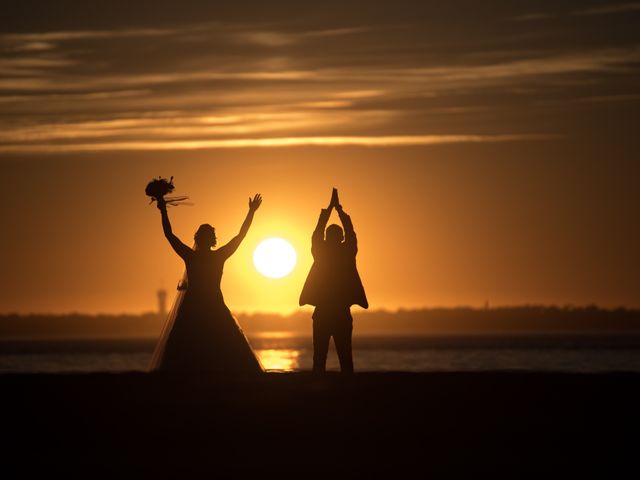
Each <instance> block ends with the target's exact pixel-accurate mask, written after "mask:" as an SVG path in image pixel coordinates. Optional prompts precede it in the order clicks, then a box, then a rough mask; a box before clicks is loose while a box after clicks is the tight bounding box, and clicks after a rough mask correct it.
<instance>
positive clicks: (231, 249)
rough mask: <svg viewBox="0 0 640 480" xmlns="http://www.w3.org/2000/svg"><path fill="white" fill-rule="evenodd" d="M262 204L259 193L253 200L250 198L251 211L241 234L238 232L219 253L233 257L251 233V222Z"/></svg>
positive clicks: (243, 224) (243, 223) (241, 228)
mask: <svg viewBox="0 0 640 480" xmlns="http://www.w3.org/2000/svg"><path fill="white" fill-rule="evenodd" d="M261 204H262V195H260V194H259V193H256V194H255V196H254V197H253V199H251V198H249V211H248V212H247V216H246V217H245V219H244V222H242V226H241V227H240V232H238V235H236V236H235V237H233V238H232V239H231V240H230V241H229V243H227V244H226V245H224V246H222V247H220V248H219V249H218V252H220V253H221V254H222V255H223V256H224V257H225V258H229V257H230V256H231V255H233V254H234V253H235V251H236V250H237V249H238V247H239V246H240V244H241V243H242V240H244V237H246V236H247V232H248V231H249V227H250V226H251V222H252V221H253V216H254V214H255V213H256V210H258V208H259V207H260V205H261Z"/></svg>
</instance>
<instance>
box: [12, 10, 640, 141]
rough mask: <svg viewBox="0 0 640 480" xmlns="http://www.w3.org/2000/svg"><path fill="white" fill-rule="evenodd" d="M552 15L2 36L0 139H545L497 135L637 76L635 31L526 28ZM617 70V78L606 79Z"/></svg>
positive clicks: (532, 127) (624, 88)
mask: <svg viewBox="0 0 640 480" xmlns="http://www.w3.org/2000/svg"><path fill="white" fill-rule="evenodd" d="M636 5H639V4H637V3H627V4H618V5H612V6H611V7H612V8H613V7H615V9H617V10H616V11H621V9H622V7H624V8H625V9H626V11H630V10H632V9H635V6H636ZM603 8H604V7H603ZM592 10H593V9H592ZM540 11H541V12H544V8H543V7H540ZM586 11H587V10H585V12H586ZM513 12H514V10H512V9H510V12H509V13H510V14H513ZM516 13H517V11H516ZM568 13H569V12H566V13H565V17H566V16H568ZM602 13H606V12H602ZM585 14H588V13H585ZM594 14H595V13H594ZM552 15H556V14H551V13H549V14H547V13H536V12H534V13H523V14H521V15H519V16H518V15H516V16H512V19H513V20H518V21H531V22H532V23H531V24H530V25H527V28H528V29H532V31H531V32H527V34H529V33H531V35H530V36H526V35H520V36H516V37H514V36H513V30H514V29H515V28H516V27H517V26H516V25H514V24H513V23H510V22H505V21H504V19H505V18H507V17H508V15H502V16H497V17H496V18H497V20H496V22H497V24H498V25H497V26H496V25H494V27H496V28H502V29H504V30H505V31H506V32H507V34H508V36H507V37H504V36H500V34H496V35H494V36H492V37H491V38H489V39H486V41H483V39H482V38H480V37H478V36H473V38H471V37H470V38H469V39H464V38H458V37H455V38H454V37H453V36H449V37H446V36H445V37H442V38H435V37H433V35H436V34H438V32H440V33H439V34H441V32H442V31H443V30H442V29H440V30H438V29H432V30H429V29H424V28H423V23H422V22H421V21H419V22H417V23H414V24H412V23H411V21H409V22H407V23H406V24H402V25H401V26H399V25H394V24H392V23H390V22H386V23H385V22H384V21H381V22H379V23H375V22H374V23H372V24H371V25H358V24H356V25H354V26H346V27H345V26H344V23H342V22H338V23H335V24H331V22H329V23H326V22H324V23H323V22H322V21H314V22H306V23H305V22H304V21H300V20H297V21H295V22H289V21H286V20H285V21H283V22H281V23H262V24H260V23H253V24H252V23H251V22H247V23H233V22H221V21H217V22H208V23H207V22H206V21H205V22H203V23H193V24H183V25H173V26H171V27H168V28H147V27H136V28H114V29H100V30H90V29H83V30H77V31H68V30H59V31H58V30H56V31H49V32H46V31H45V32H28V33H5V34H0V69H2V71H3V75H2V77H0V104H2V112H0V149H1V150H2V151H5V152H9V151H14V152H18V151H24V152H28V151H31V152H40V151H41V152H46V151H92V150H96V149H110V148H113V149H125V148H132V149H153V148H159V149H169V148H176V149H181V148H237V147H242V146H253V147H258V146H285V145H298V144H300V145H302V144H304V145H316V144H317V145H369V146H376V145H379V146H385V145H428V144H434V143H439V144H445V143H469V142H472V141H474V142H478V143H486V142H496V141H515V140H522V139H525V138H526V139H528V140H531V141H535V140H540V139H543V138H546V137H541V136H535V135H533V136H531V135H525V136H522V137H518V136H515V137H514V136H513V135H502V133H503V132H505V131H509V130H510V127H511V126H512V123H513V122H518V121H520V122H522V123H521V124H518V125H516V128H515V130H516V131H518V132H528V131H538V130H539V128H538V127H537V124H536V123H534V122H533V120H530V119H529V118H528V116H529V115H530V114H531V113H532V112H533V113H534V114H535V115H538V113H539V110H536V109H538V108H539V105H543V104H544V102H545V101H551V102H556V103H554V104H557V103H562V104H563V105H565V106H567V108H569V106H571V105H573V107H571V108H574V109H576V110H577V109H578V108H581V109H583V110H584V108H587V107H586V106H581V107H578V106H577V105H576V104H577V101H575V100H571V99H575V98H578V97H579V98H594V99H595V98H598V99H600V100H597V101H596V100H593V101H591V102H588V101H586V100H585V102H584V103H585V105H586V104H587V103H590V104H593V106H592V107H590V108H598V106H597V105H598V104H599V103H604V102H607V101H611V102H619V100H617V99H615V98H613V97H614V96H616V95H618V96H619V95H622V96H627V97H628V98H633V95H635V94H637V92H636V91H635V90H634V88H632V86H631V85H632V82H631V81H630V80H625V79H631V78H632V77H633V76H634V75H636V74H637V71H638V68H637V64H638V62H640V47H639V46H638V44H640V40H639V41H638V42H636V43H632V42H628V43H627V44H621V43H615V45H616V48H610V47H608V46H607V45H606V44H600V43H597V42H591V43H589V44H588V46H587V45H583V44H575V43H574V44H572V45H573V46H571V45H569V46H565V47H564V48H560V47H559V46H558V45H557V44H555V43H548V44H546V45H537V44H533V43H535V42H546V41H548V40H549V39H548V38H547V37H545V36H541V35H536V33H539V32H536V28H538V27H537V24H536V22H535V21H536V20H543V19H544V18H549V17H550V16H552ZM574 23H584V24H587V23H593V22H575V18H574ZM518 28H520V27H518ZM434 32H435V33H434ZM491 35H493V32H491ZM505 38H506V40H505ZM505 41H506V42H507V43H505ZM509 42H512V43H509ZM519 42H525V43H523V44H520V43H519ZM532 42H533V43H532ZM123 45H126V46H127V48H125V49H123V48H122V46H123ZM438 52H440V53H438ZM442 52H444V53H442ZM614 77H615V78H619V79H621V80H620V85H619V86H618V88H612V89H610V90H609V91H604V90H602V89H601V85H602V84H603V83H605V82H607V81H610V80H609V79H612V78H614ZM503 114H504V115H503ZM502 115H503V116H502ZM531 118H533V116H532V117H531ZM514 119H515V120H514ZM500 122H502V123H500ZM488 125H491V126H492V128H493V133H495V135H493V136H491V135H484V136H478V135H458V134H459V133H460V132H468V131H471V132H474V131H480V132H483V133H485V134H486V133H491V128H488ZM435 133H438V135H435ZM256 137H259V138H256ZM376 138H379V139H381V140H379V142H380V143H379V144H378V143H376V142H377V140H375V139H376ZM89 144H95V145H96V147H95V148H91V147H90V146H89ZM108 145H113V147H109V146H108ZM31 147H33V150H30V148H31Z"/></svg>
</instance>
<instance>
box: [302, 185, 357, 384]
mask: <svg viewBox="0 0 640 480" xmlns="http://www.w3.org/2000/svg"><path fill="white" fill-rule="evenodd" d="M334 208H335V209H336V211H337V212H338V216H339V217H340V221H341V222H342V227H343V228H344V230H343V228H342V227H340V225H336V224H333V225H329V227H327V228H326V236H325V227H326V225H327V222H328V221H329V217H330V216H331V211H332V210H333V209H334ZM357 253H358V242H357V239H356V233H355V231H354V230H353V224H352V223H351V218H350V217H349V215H347V214H346V213H345V211H344V210H343V209H342V205H340V202H339V200H338V191H337V190H336V189H335V188H334V189H333V193H332V195H331V202H330V203H329V206H328V207H327V208H323V209H322V210H321V212H320V218H319V219H318V224H317V225H316V228H315V230H314V231H313V235H312V237H311V254H312V255H313V265H312V266H311V270H310V271H309V275H308V276H307V280H306V281H305V283H304V287H303V288H302V293H301V294H300V305H301V306H302V305H306V304H309V305H314V306H315V307H316V308H315V310H314V312H313V315H312V318H313V371H314V372H324V371H325V369H326V362H327V352H328V350H329V341H330V339H331V337H333V342H334V344H335V346H336V352H337V354H338V359H339V361H340V370H341V371H342V372H343V373H353V358H352V354H351V334H352V331H353V318H352V317H351V305H360V306H361V307H363V308H368V307H369V302H368V301H367V296H366V294H365V293H364V287H363V286H362V281H361V280H360V275H359V274H358V269H357V267H356V254H357Z"/></svg>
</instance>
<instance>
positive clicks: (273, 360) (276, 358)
mask: <svg viewBox="0 0 640 480" xmlns="http://www.w3.org/2000/svg"><path fill="white" fill-rule="evenodd" d="M256 353H257V354H258V357H260V362H261V363H262V366H263V367H264V368H265V370H267V371H270V372H291V371H293V370H297V369H298V368H300V366H299V362H298V357H299V356H300V352H299V351H298V350H291V349H278V350H275V349H272V350H257V351H256Z"/></svg>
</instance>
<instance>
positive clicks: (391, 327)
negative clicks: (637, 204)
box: [0, 306, 640, 340]
mask: <svg viewBox="0 0 640 480" xmlns="http://www.w3.org/2000/svg"><path fill="white" fill-rule="evenodd" d="M353 317H354V325H355V329H356V334H360V335H403V334H405V335H536V334H549V335H599V334H607V335H627V334H631V335H636V334H640V310H637V309H626V308H616V309H604V308H598V307H595V306H586V307H556V306H520V307H494V308H480V309H476V308H469V307H461V308H424V309H413V310H398V311H395V312H390V311H385V310H377V311H376V310H374V311H362V310H360V309H357V308H354V309H353ZM236 318H237V319H238V322H239V323H240V325H241V326H242V328H243V329H244V331H245V333H247V334H248V335H252V334H259V333H264V332H286V333H290V334H294V335H308V334H310V333H311V314H310V312H308V311H304V310H301V311H297V312H295V313H293V314H290V315H280V314H275V313H253V314H245V313H239V314H236ZM165 320H166V316H164V315H160V314H158V313H153V312H150V313H145V314H140V315H133V314H123V315H104V314H102V315H89V314H80V313H71V314H31V315H18V314H4V315H0V340H1V339H15V338H23V339H28V338H38V339H43V340H44V339H54V338H96V339H99V338H105V339H108V338H111V339H113V338H128V337H131V338H157V337H158V335H159V334H160V331H161V329H162V327H163V325H164V322H165Z"/></svg>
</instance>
